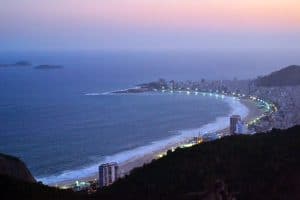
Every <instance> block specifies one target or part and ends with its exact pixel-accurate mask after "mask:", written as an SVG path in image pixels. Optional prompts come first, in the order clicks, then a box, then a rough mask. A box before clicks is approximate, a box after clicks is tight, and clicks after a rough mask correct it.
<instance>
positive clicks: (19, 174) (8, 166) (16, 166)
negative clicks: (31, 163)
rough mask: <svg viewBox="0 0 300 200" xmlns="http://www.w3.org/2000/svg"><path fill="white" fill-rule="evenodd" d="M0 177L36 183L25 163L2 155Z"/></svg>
mask: <svg viewBox="0 0 300 200" xmlns="http://www.w3.org/2000/svg"><path fill="white" fill-rule="evenodd" d="M0 175H7V176H11V177H14V178H16V179H19V180H22V181H26V182H32V183H34V182H36V181H35V179H34V177H33V176H32V175H31V173H30V171H29V170H28V168H27V167H26V165H25V164H24V163H23V161H21V160H20V159H18V158H16V157H13V156H9V155H4V154H0Z"/></svg>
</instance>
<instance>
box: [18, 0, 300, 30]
mask: <svg viewBox="0 0 300 200" xmlns="http://www.w3.org/2000/svg"><path fill="white" fill-rule="evenodd" d="M31 2H32V6H30V4H29V3H28V2H27V4H24V3H23V4H24V6H25V7H26V6H27V7H28V8H29V9H23V7H21V6H20V8H21V9H22V12H20V13H21V14H17V15H22V14H26V15H27V17H28V16H31V18H36V17H37V16H38V17H39V18H41V19H44V20H47V21H51V20H55V22H57V21H62V23H63V22H66V23H68V22H70V21H76V22H78V23H88V24H94V25H95V26H97V25H99V24H100V25H101V24H102V23H105V24H109V25H111V26H142V27H150V28H155V27H157V28H163V27H165V28H191V29H202V28H205V29H207V28H212V29H217V30H218V29H221V30H223V29H226V28H237V29H240V28H242V29H243V28H246V29H248V28H250V29H271V30H281V29H285V28H288V29H299V28H300V12H299V10H300V1H298V0H297V1H296V0H268V1H260V0H252V1H250V0H243V1H240V0H210V1H200V0H185V1H179V0H164V1H158V0H152V1H150V0H122V1H118V0H111V1H100V0H99V1H94V0H86V1H83V0H61V1H56V0H53V1H51V2H48V3H45V4H41V5H40V6H37V5H36V4H39V3H36V2H33V1H31ZM43 3H44V2H43ZM20 4H22V3H21V2H20ZM17 11H18V10H17ZM16 13H17V12H16ZM25 17H26V16H25Z"/></svg>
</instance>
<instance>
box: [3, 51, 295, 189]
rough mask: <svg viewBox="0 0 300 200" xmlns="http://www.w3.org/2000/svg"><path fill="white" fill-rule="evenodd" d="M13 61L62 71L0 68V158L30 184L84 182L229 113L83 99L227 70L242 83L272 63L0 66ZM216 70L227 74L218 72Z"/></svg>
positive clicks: (59, 58)
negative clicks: (24, 169) (26, 171)
mask: <svg viewBox="0 0 300 200" xmlns="http://www.w3.org/2000/svg"><path fill="white" fill-rule="evenodd" d="M252 56H253V57H255V56H254V55H252ZM216 58H218V59H219V60H217V59H216ZM242 58H247V59H246V60H245V59H242ZM286 59H288V58H286ZM289 59H295V58H294V57H292V58H289ZM19 60H28V61H31V62H32V63H33V64H34V65H37V64H59V65H63V66H64V68H63V69H57V70H35V69H33V68H32V67H14V68H2V69H1V68H0V152H2V153H7V154H11V155H15V156H18V157H20V158H21V159H22V160H24V161H25V162H26V164H27V165H28V166H29V168H30V170H31V171H32V173H33V175H34V176H35V177H37V178H39V179H40V180H43V181H44V182H46V183H50V184H53V183H55V182H57V181H62V180H66V179H68V178H76V177H79V173H82V172H83V171H82V169H87V170H86V171H85V172H86V175H88V174H89V173H92V172H95V171H96V170H97V168H96V166H97V164H99V163H101V162H104V161H105V160H106V161H107V160H109V158H115V159H117V160H118V159H119V160H124V159H126V158H128V157H130V156H131V155H130V154H132V152H131V153H130V154H122V152H127V151H129V150H132V149H136V148H140V147H142V146H147V145H149V144H153V142H156V141H160V140H163V139H166V138H169V137H171V136H174V135H176V134H178V133H179V132H178V131H180V130H188V129H193V128H199V127H201V126H203V125H205V124H208V123H211V122H214V121H215V120H216V118H217V117H220V116H227V115H228V114H229V113H230V109H231V108H230V106H229V105H228V103H226V102H225V101H222V100H219V99H215V98H210V97H201V96H193V95H190V96H187V95H180V94H177V95H176V94H173V95H171V94H131V95H98V96H89V95H86V94H87V93H99V94H101V93H103V92H107V91H112V90H117V89H123V88H128V87H132V86H134V85H135V84H138V83H141V82H147V81H152V80H156V79H157V78H160V77H166V78H173V79H181V80H182V79H193V80H198V79H200V78H202V77H204V78H232V74H233V72H234V71H235V72H236V73H235V74H236V75H237V76H240V77H247V76H249V74H251V73H253V70H251V68H250V64H253V65H254V64H255V63H256V64H255V65H254V66H255V67H256V68H258V64H265V65H267V64H268V66H269V68H271V65H272V64H273V62H274V61H273V60H271V59H269V60H268V58H265V57H264V58H262V57H261V59H256V62H254V61H252V60H251V59H250V58H249V55H248V54H241V56H240V57H239V59H237V58H236V55H233V54H228V55H226V54H223V53H216V54H208V53H202V54H200V53H190V54H183V53H178V52H177V53H176V52H173V53H162V54H161V53H116V52H115V53H104V52H101V53H96V52H85V53H82V52H81V53H78V52H77V53H59V52H56V53H53V52H52V53H49V52H48V53H46V52H45V53H33V52H31V53H2V54H0V63H14V62H16V61H19ZM250 60H251V62H250V63H249V62H247V61H250ZM282 62H283V60H282ZM243 63H244V65H243ZM220 65H223V66H227V69H228V70H225V71H223V72H222V73H219V72H218V71H220V70H221V69H222V68H220ZM241 66H242V67H243V68H242V69H241V68H240V67H241ZM264 70H266V69H264ZM264 70H261V73H263V71H264ZM270 71H271V70H270ZM252 75H253V76H254V75H255V76H256V75H257V74H252ZM79 170H81V171H79Z"/></svg>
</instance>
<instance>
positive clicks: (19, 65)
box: [0, 60, 32, 67]
mask: <svg viewBox="0 0 300 200" xmlns="http://www.w3.org/2000/svg"><path fill="white" fill-rule="evenodd" d="M31 65H32V64H31V63H30V62H28V61H24V60H22V61H18V62H16V63H13V64H0V67H25V66H31Z"/></svg>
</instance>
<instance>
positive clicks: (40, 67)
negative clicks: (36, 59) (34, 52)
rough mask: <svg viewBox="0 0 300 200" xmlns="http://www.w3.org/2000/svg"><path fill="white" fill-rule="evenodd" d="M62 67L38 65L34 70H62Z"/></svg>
mask: <svg viewBox="0 0 300 200" xmlns="http://www.w3.org/2000/svg"><path fill="white" fill-rule="evenodd" d="M62 68H63V66H62V65H38V66H36V67H34V69H62Z"/></svg>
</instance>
